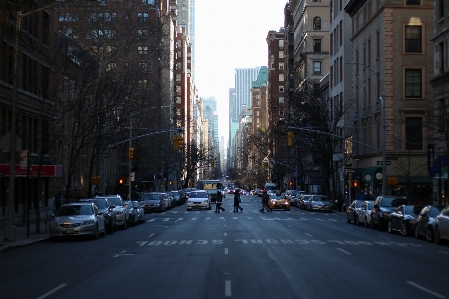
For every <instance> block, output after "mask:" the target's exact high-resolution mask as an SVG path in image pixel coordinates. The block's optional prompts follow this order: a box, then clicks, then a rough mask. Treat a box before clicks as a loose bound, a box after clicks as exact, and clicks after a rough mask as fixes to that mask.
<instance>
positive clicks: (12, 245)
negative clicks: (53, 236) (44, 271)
mask: <svg viewBox="0 0 449 299" xmlns="http://www.w3.org/2000/svg"><path fill="white" fill-rule="evenodd" d="M48 239H49V237H42V238H37V239H33V240H29V241H26V242H19V241H16V242H2V243H1V244H0V254H2V253H5V252H10V251H13V250H16V249H19V248H23V247H27V246H30V245H33V244H34V243H39V242H43V241H47V240H48Z"/></svg>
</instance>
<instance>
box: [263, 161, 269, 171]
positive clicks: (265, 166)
mask: <svg viewBox="0 0 449 299" xmlns="http://www.w3.org/2000/svg"><path fill="white" fill-rule="evenodd" d="M262 165H263V170H267V169H268V161H264V162H263V163H262Z"/></svg>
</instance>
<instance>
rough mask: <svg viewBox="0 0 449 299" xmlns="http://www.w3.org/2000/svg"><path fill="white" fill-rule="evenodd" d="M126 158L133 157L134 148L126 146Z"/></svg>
mask: <svg viewBox="0 0 449 299" xmlns="http://www.w3.org/2000/svg"><path fill="white" fill-rule="evenodd" d="M128 158H129V159H130V160H132V159H133V158H134V148H132V147H130V148H128Z"/></svg>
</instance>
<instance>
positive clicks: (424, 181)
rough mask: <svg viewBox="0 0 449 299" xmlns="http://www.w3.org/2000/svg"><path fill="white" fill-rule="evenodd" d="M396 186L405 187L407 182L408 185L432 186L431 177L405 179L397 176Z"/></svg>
mask: <svg viewBox="0 0 449 299" xmlns="http://www.w3.org/2000/svg"><path fill="white" fill-rule="evenodd" d="M397 178H398V184H399V185H405V184H406V183H407V180H408V182H409V183H412V184H423V185H425V184H430V185H431V184H432V183H433V177H430V176H411V177H408V178H407V177H406V176H398V177H397Z"/></svg>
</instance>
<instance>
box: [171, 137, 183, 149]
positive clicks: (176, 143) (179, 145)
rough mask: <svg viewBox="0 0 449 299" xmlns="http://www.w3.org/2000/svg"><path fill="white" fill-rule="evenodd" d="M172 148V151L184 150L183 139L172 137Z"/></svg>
mask: <svg viewBox="0 0 449 299" xmlns="http://www.w3.org/2000/svg"><path fill="white" fill-rule="evenodd" d="M173 148H174V149H177V150H178V149H183V148H184V138H182V137H181V136H177V135H175V136H173Z"/></svg>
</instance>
